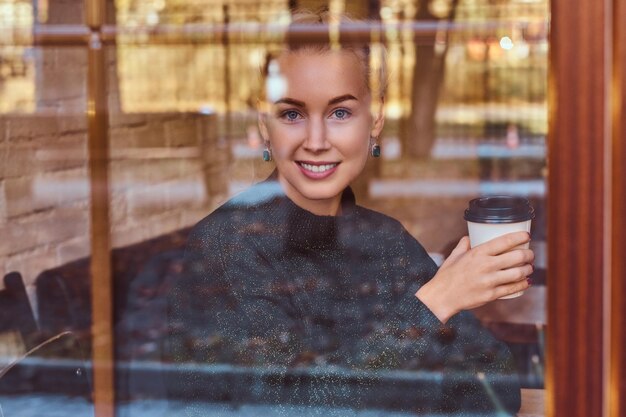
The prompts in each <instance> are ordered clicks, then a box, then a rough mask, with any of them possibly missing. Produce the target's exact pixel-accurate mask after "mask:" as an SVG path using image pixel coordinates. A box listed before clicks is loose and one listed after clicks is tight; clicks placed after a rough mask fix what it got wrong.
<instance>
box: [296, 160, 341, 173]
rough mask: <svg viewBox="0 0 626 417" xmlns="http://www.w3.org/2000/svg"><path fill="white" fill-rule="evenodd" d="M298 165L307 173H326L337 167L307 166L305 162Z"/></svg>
mask: <svg viewBox="0 0 626 417" xmlns="http://www.w3.org/2000/svg"><path fill="white" fill-rule="evenodd" d="M298 164H299V165H300V166H301V167H302V168H304V169H306V170H307V171H311V172H326V171H328V170H329V169H333V168H334V167H336V166H337V164H336V163H333V164H324V165H312V164H307V163H305V162H298Z"/></svg>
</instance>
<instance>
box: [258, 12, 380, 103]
mask: <svg viewBox="0 0 626 417" xmlns="http://www.w3.org/2000/svg"><path fill="white" fill-rule="evenodd" d="M339 19H340V21H341V22H342V23H348V24H359V23H365V24H367V23H368V21H360V20H355V19H353V18H351V17H350V16H348V15H346V14H341V15H340V16H339ZM332 22H333V16H332V15H331V13H330V12H329V11H328V10H327V9H320V10H318V11H311V10H306V9H300V10H296V11H294V12H292V15H291V23H290V26H292V27H293V26H299V25H302V26H307V25H310V26H312V27H315V25H319V26H324V27H325V26H327V25H330V24H331V23H332ZM338 46H339V47H340V48H341V49H340V50H342V51H348V52H352V53H353V54H354V55H355V56H356V57H357V58H358V60H359V62H360V63H361V66H362V68H363V74H364V77H365V83H366V87H367V89H368V90H369V91H370V93H372V96H373V97H377V98H378V99H380V100H381V101H382V100H384V97H385V91H386V89H387V65H386V62H387V59H386V55H387V54H386V49H385V47H384V46H383V45H382V44H379V45H376V51H377V52H378V53H377V54H375V55H374V54H372V49H373V48H372V47H371V46H370V44H369V43H358V42H349V43H346V42H344V43H340V44H339V45H338ZM331 50H333V45H332V44H331V39H330V35H329V39H328V40H324V41H307V40H304V41H303V40H302V39H294V37H293V36H288V37H287V39H286V46H284V47H282V48H279V49H277V50H272V51H269V52H268V53H267V55H266V57H265V65H264V68H263V70H262V71H261V73H262V76H263V79H264V80H265V78H266V77H267V75H268V72H269V66H270V64H271V62H272V61H273V60H275V59H277V58H278V56H280V55H281V54H283V53H289V52H297V51H305V52H308V51H310V52H327V51H331ZM263 92H265V91H264V89H263Z"/></svg>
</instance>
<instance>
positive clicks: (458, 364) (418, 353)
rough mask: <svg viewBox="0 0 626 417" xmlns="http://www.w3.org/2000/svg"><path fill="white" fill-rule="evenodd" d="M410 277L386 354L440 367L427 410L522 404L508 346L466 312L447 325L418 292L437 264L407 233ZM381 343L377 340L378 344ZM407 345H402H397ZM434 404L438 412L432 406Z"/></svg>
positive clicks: (470, 410)
mask: <svg viewBox="0 0 626 417" xmlns="http://www.w3.org/2000/svg"><path fill="white" fill-rule="evenodd" d="M403 241H404V246H405V251H406V252H405V253H406V256H407V259H408V267H407V270H408V272H409V276H411V277H413V279H414V280H415V277H417V280H415V281H416V282H415V283H414V284H412V285H411V286H410V287H409V290H408V291H407V292H406V294H405V295H404V296H403V297H402V299H401V300H400V302H399V303H398V304H397V305H396V308H395V310H394V314H393V315H392V316H391V317H390V322H389V323H388V324H387V328H389V329H395V331H396V334H397V335H398V341H397V342H396V343H394V344H393V345H390V344H389V343H387V344H386V345H387V346H395V348H394V349H391V351H390V352H388V354H393V355H396V356H397V358H396V359H395V361H393V362H396V363H395V366H398V367H402V368H406V367H407V366H409V367H410V366H411V363H413V366H414V367H417V368H419V369H430V370H435V371H440V372H441V375H442V378H441V379H440V380H438V381H439V383H433V384H431V388H430V389H431V390H432V391H433V395H436V398H438V399H439V401H438V403H437V404H431V405H429V406H428V408H429V409H430V410H428V411H438V412H444V413H446V415H456V416H462V415H467V416H473V415H476V414H477V413H481V414H480V415H513V414H515V413H516V412H517V411H518V410H519V407H520V387H519V377H518V376H517V373H516V371H515V369H514V363H513V359H512V355H511V353H510V351H509V349H508V347H507V346H506V345H505V344H504V343H502V342H500V341H498V340H496V339H495V338H494V337H493V335H491V333H490V332H489V331H488V330H486V329H485V328H484V327H482V326H481V324H480V323H479V321H478V320H477V319H476V318H475V317H474V316H473V314H472V313H470V312H467V311H464V312H461V313H459V314H457V315H455V316H454V317H452V318H451V319H450V320H449V321H448V322H447V323H446V325H443V324H442V323H441V322H440V321H439V320H438V319H437V317H436V316H435V315H434V314H433V313H432V312H431V311H430V310H429V309H428V307H427V306H426V305H425V304H424V303H422V302H421V301H420V300H419V299H418V298H417V297H416V296H415V293H416V292H417V290H418V289H419V287H420V286H421V285H423V284H424V283H425V282H427V281H428V280H430V279H431V278H432V277H433V276H434V275H435V273H436V271H437V268H436V266H435V264H434V262H433V261H432V259H431V258H430V257H429V256H428V254H427V253H426V251H425V250H424V248H423V247H422V246H421V245H420V244H419V243H418V242H417V241H416V240H415V239H414V238H413V237H412V236H411V235H410V234H409V233H408V232H406V231H405V232H404V238H403ZM378 342H379V341H377V342H376V343H378ZM401 346H404V347H405V348H404V349H399V348H398V347H401ZM432 408H434V410H432Z"/></svg>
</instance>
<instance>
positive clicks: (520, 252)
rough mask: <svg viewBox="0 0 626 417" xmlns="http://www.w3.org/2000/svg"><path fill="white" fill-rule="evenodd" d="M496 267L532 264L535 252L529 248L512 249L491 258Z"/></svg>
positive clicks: (506, 267)
mask: <svg viewBox="0 0 626 417" xmlns="http://www.w3.org/2000/svg"><path fill="white" fill-rule="evenodd" d="M493 260H494V266H495V267H496V268H497V269H509V268H512V267H514V266H522V265H525V264H532V263H533V262H534V261H535V253H534V252H533V251H532V250H530V249H514V250H512V251H509V252H505V253H503V254H501V255H498V256H495V257H494V258H493Z"/></svg>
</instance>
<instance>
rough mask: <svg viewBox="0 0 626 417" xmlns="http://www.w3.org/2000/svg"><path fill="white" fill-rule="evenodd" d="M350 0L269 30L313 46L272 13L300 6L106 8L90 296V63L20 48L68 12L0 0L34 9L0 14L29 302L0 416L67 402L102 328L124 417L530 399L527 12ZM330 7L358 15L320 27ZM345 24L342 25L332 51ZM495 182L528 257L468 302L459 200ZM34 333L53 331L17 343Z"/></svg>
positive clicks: (538, 381)
mask: <svg viewBox="0 0 626 417" xmlns="http://www.w3.org/2000/svg"><path fill="white" fill-rule="evenodd" d="M296 3H297V4H296ZM318 3H320V4H318ZM345 3H350V2H337V1H331V2H329V4H328V8H329V12H328V15H329V16H328V17H324V18H323V19H327V24H328V28H327V27H324V30H329V31H330V35H329V36H328V37H325V38H324V40H323V42H322V43H321V44H317V45H314V46H308V47H305V46H303V44H302V43H299V42H302V39H305V41H304V42H305V43H306V37H302V39H301V38H300V37H298V36H294V37H291V38H289V41H288V42H286V39H285V38H284V37H283V36H282V35H281V34H282V33H284V31H286V30H289V29H290V28H291V30H293V31H294V32H297V30H300V31H310V32H311V33H310V36H315V30H316V29H315V26H307V24H306V22H308V21H307V20H306V19H310V17H302V15H294V16H292V14H291V13H290V12H289V7H291V6H294V5H296V6H299V7H303V8H307V9H311V10H316V9H318V6H320V5H323V4H321V2H304V1H303V2H283V1H268V2H252V1H247V2H243V1H241V2H218V3H215V4H213V3H212V4H210V5H207V4H205V3H194V2H173V1H169V0H166V1H161V2H158V1H157V2H138V1H135V2H128V1H118V2H116V3H115V6H114V7H112V9H114V11H115V13H112V14H111V15H110V16H109V19H108V20H109V21H110V22H111V23H113V22H114V23H115V24H116V25H117V26H116V30H117V31H118V37H117V39H116V43H115V44H114V45H113V44H106V46H105V47H104V60H103V61H102V65H103V67H101V68H100V69H101V70H103V71H104V74H105V79H106V85H100V86H99V87H105V88H106V100H105V101H106V104H105V106H106V108H105V109H100V108H96V111H97V112H99V111H101V110H106V113H105V116H106V126H104V127H101V130H100V132H101V133H105V134H106V138H107V143H108V146H109V156H108V168H109V169H108V179H109V181H110V182H109V189H108V198H107V203H106V204H102V205H103V207H104V206H106V207H104V208H105V209H107V210H108V211H109V216H108V218H109V227H108V233H106V232H103V233H102V234H97V235H96V236H95V237H94V239H96V240H97V242H94V243H96V246H97V245H98V242H100V243H105V244H106V243H107V242H108V243H110V246H111V249H112V253H111V262H110V268H111V279H112V284H111V285H112V294H113V295H112V297H110V298H109V297H100V298H98V297H97V296H96V294H91V281H90V269H89V268H90V259H91V258H90V257H89V256H90V245H91V238H90V234H89V233H90V220H89V219H90V215H93V214H94V213H95V212H96V211H98V210H99V209H102V208H103V207H92V206H91V205H90V196H91V194H90V191H92V190H91V187H90V182H89V156H88V151H87V149H88V147H87V134H88V132H87V116H88V115H89V114H92V112H93V111H94V107H93V106H91V105H88V97H87V95H88V91H87V88H88V86H89V84H88V79H89V74H91V73H90V71H94V70H96V69H97V68H96V67H95V66H97V65H99V64H98V63H97V62H93V61H92V67H89V62H88V49H87V48H86V47H68V46H63V47H57V46H46V47H33V46H32V45H30V44H31V43H32V40H30V38H28V36H31V35H30V34H31V33H32V31H31V29H32V25H34V24H35V22H44V21H45V22H47V23H50V22H53V23H59V24H60V23H80V19H79V20H76V19H74V20H76V21H75V22H74V21H72V22H70V21H66V20H67V19H70V17H71V16H73V14H67V15H66V14H64V13H61V12H59V11H58V10H57V11H54V10H56V8H57V7H60V6H58V5H56V4H55V3H50V4H48V3H45V4H44V3H37V5H36V6H37V7H34V6H31V5H30V4H29V5H25V4H22V3H15V4H14V3H7V5H9V6H7V7H6V8H5V9H6V10H10V14H11V16H18V14H19V15H20V16H22V15H28V16H31V17H26V18H23V19H22V18H20V19H22V20H20V21H19V22H26V23H24V24H22V23H16V22H18V20H17V17H11V18H10V19H12V20H10V21H9V24H8V26H9V27H11V28H14V30H13V31H12V32H11V33H13V34H12V35H11V36H12V37H10V38H7V39H5V40H2V47H1V48H0V57H1V58H2V60H1V61H0V65H1V67H0V71H1V72H0V77H2V78H0V108H1V109H2V110H1V111H2V118H1V119H0V129H1V130H0V147H1V148H0V152H2V154H1V156H2V161H6V163H3V164H2V171H0V174H1V176H0V192H1V193H2V194H0V203H1V204H0V230H3V231H4V232H5V233H6V234H5V233H1V234H2V235H5V236H10V237H11V239H10V240H6V239H5V240H4V241H3V242H0V262H1V265H2V266H1V268H2V269H0V272H2V274H3V276H5V275H6V276H7V278H5V288H4V290H3V294H2V297H6V298H5V299H7V300H8V299H11V300H13V299H14V298H15V295H14V294H15V292H11V291H13V290H12V288H14V286H15V285H17V284H14V283H13V282H14V281H15V280H16V279H17V278H15V277H16V275H14V274H10V273H11V272H12V271H16V272H19V273H20V274H21V276H22V277H23V281H24V284H25V289H24V290H23V291H22V293H24V294H27V297H26V298H24V296H22V298H21V299H22V300H28V303H24V302H22V303H14V302H13V301H11V303H9V304H10V305H11V308H12V309H13V310H11V311H12V312H13V314H19V316H20V317H26V319H25V320H24V323H25V324H23V325H21V327H23V328H26V329H30V330H29V332H30V333H28V334H27V332H26V331H23V330H22V331H21V329H20V328H17V329H16V328H15V327H16V326H13V325H9V324H10V323H9V321H7V323H9V324H7V325H6V326H5V325H4V324H3V326H4V327H3V328H2V341H1V343H0V346H2V352H4V355H5V356H6V358H7V359H6V361H5V362H6V363H10V362H11V360H13V359H16V358H17V359H19V363H18V365H17V366H15V367H12V368H11V370H10V371H8V372H7V374H6V375H4V376H2V377H0V386H1V387H6V391H5V388H3V389H2V390H0V391H1V392H2V394H1V396H0V405H1V406H2V411H3V412H5V414H6V415H10V414H11V413H9V411H10V410H17V409H31V410H33V412H36V413H38V415H39V414H42V415H43V413H44V412H45V411H46V410H52V409H54V410H63V409H64V408H63V407H69V406H68V405H66V404H68V398H71V399H72V401H73V402H72V404H73V405H72V407H76V410H80V411H79V414H80V413H84V414H86V415H88V414H90V413H92V412H93V407H94V404H92V403H90V402H89V399H90V397H91V396H92V394H93V389H94V388H93V387H94V386H93V384H92V381H93V376H92V372H91V368H92V367H91V365H90V364H91V357H92V354H93V352H94V351H95V350H94V347H96V350H97V349H98V346H102V343H105V344H106V343H108V342H106V340H107V338H108V337H109V336H111V337H112V340H113V341H114V344H113V346H112V350H113V356H114V358H115V367H116V371H115V386H114V387H109V388H108V389H110V390H113V389H114V394H115V401H116V403H115V406H116V413H117V414H119V415H122V416H134V415H144V414H146V413H150V414H151V415H154V414H156V415H187V414H185V413H191V415H193V413H196V414H200V415H211V413H214V414H219V415H233V416H235V415H266V414H267V415H284V416H288V415H321V414H330V415H372V414H371V413H376V415H388V416H396V415H397V416H400V415H415V414H420V413H421V414H428V413H436V412H449V413H453V412H456V411H464V412H479V411H489V412H494V413H496V412H504V413H505V414H507V413H509V414H512V413H517V412H518V409H519V407H520V400H521V410H520V411H519V413H520V415H524V413H534V414H535V415H537V414H538V415H542V414H543V407H542V399H543V394H542V392H543V391H542V390H543V387H544V372H543V367H544V363H545V357H544V328H545V268H546V256H547V254H546V249H545V248H546V223H545V204H546V197H547V191H546V187H545V175H546V168H545V166H546V146H545V136H546V131H547V112H546V84H547V81H546V80H547V27H548V21H549V18H548V4H547V2H517V1H501V2H496V3H494V2H487V1H480V0H475V1H464V2H458V3H457V2H448V1H429V2H413V1H393V2H392V1H382V2H380V4H379V5H378V6H376V5H368V4H362V5H355V4H354V2H352V3H350V4H345ZM364 3H365V2H364ZM5 9H2V10H5ZM53 9H54V10H53ZM24 10H26V11H24ZM44 10H45V11H46V13H47V14H46V13H44ZM344 12H346V13H349V14H350V15H351V16H352V18H353V19H354V22H352V24H350V23H346V24H345V25H342V26H338V25H336V24H335V22H336V21H335V20H334V19H335V18H334V16H335V15H340V14H342V13H344ZM3 13H4V12H3ZM20 13H21V14H20ZM4 15H8V14H6V13H5V14H3V15H1V16H4ZM43 15H45V16H48V17H47V20H42V19H43V18H42V17H41V16H43ZM51 16H65V17H63V19H61V17H59V18H58V19H59V20H58V21H56V20H54V21H53V19H52V17H51ZM325 16H326V15H325ZM66 17H67V19H66ZM29 19H30V20H29ZM298 19H304V21H302V20H298ZM323 19H322V20H323ZM364 19H370V20H369V22H370V23H369V26H363V25H361V23H362V21H363V20H364ZM70 20H71V19H70ZM293 20H296V21H297V22H302V23H300V26H298V24H293V23H292V26H291V27H290V26H289V24H290V22H292V21H293ZM318 20H319V17H315V18H314V19H313V21H314V22H317V21H318ZM28 25H30V26H28ZM22 27H29V29H28V30H22V29H21V28H22ZM363 27H366V28H367V31H365V32H364V31H363ZM340 30H344V31H345V32H346V33H351V34H352V36H354V37H355V38H359V36H362V38H360V41H359V42H355V43H353V44H349V45H347V44H344V45H343V49H341V47H340V45H339V43H338V42H337V40H338V39H339V38H337V37H336V36H335V35H334V33H335V32H333V31H340ZM350 31H352V32H350ZM6 33H9V32H6ZM362 33H365V35H362ZM224 34H226V35H224ZM3 36H4V35H3ZM20 36H21V37H25V38H24V39H25V40H21V39H22V38H19V37H20ZM18 38H19V39H18ZM298 39H300V41H299V40H298ZM380 40H385V42H384V47H383V44H382V43H380V42H379V41H380ZM288 48H290V51H291V52H288V53H286V52H285V50H287V49H288ZM94 65H95V66H94ZM383 91H384V100H381V99H380V98H381V93H382V92H383ZM99 114H103V113H99ZM383 117H384V120H383ZM383 121H384V123H383ZM99 178H100V179H102V178H104V177H99ZM347 185H350V189H349V190H345V187H346V186H347ZM503 194H504V195H508V196H512V197H522V198H526V199H528V201H529V203H530V205H532V207H533V215H532V216H531V217H532V229H531V231H530V235H531V241H530V248H531V249H532V250H533V252H534V259H530V258H523V259H522V258H519V259H518V258H512V256H509V257H506V256H504V257H503V255H501V254H500V252H501V251H503V250H504V249H502V250H500V252H498V253H497V254H498V255H500V258H499V259H500V261H499V262H501V263H503V264H502V265H506V268H505V269H508V271H507V272H502V271H499V273H498V274H497V276H498V279H500V280H505V279H506V282H511V281H512V280H517V279H518V278H520V279H519V281H517V284H519V285H520V288H522V287H523V289H524V294H523V295H521V296H519V297H516V298H512V299H508V300H496V301H490V302H488V303H486V304H484V301H485V300H483V301H482V302H475V303H474V304H473V305H469V304H468V303H469V301H466V300H469V299H470V298H471V297H473V298H471V299H473V300H477V299H478V298H479V297H478V296H476V295H472V293H471V292H472V291H478V290H475V287H474V286H472V285H469V284H471V282H470V283H469V284H468V282H467V281H466V282H463V281H462V279H461V278H459V277H460V276H461V275H462V276H467V277H468V279H473V278H476V276H477V272H476V269H477V268H481V267H482V266H480V267H479V266H476V265H474V266H472V265H471V264H470V263H469V261H463V262H466V263H463V262H461V261H458V259H461V257H462V256H461V255H462V254H463V253H464V252H465V251H468V250H469V247H467V245H468V243H464V242H465V241H464V240H463V241H461V243H460V244H459V240H460V239H461V238H462V237H463V236H464V235H466V234H467V233H468V225H467V222H466V220H465V219H464V211H465V209H466V208H467V207H468V204H469V201H470V200H472V199H474V198H477V197H481V196H487V195H503ZM203 219H204V220H203ZM518 220H519V219H518ZM199 222H200V223H199ZM518 239H522V238H520V237H519V235H518ZM517 243H519V244H521V245H524V244H526V243H527V241H526V240H524V241H521V240H520V241H519V242H517ZM457 245H460V246H457ZM455 248H457V249H456V250H455ZM511 248H512V246H510V245H509V246H507V249H511ZM474 250H475V249H472V251H474ZM495 250H496V249H493V251H495ZM472 253H474V252H472ZM517 253H518V255H519V256H522V254H523V253H522V252H521V251H519V250H518V252H517ZM524 254H525V255H524V256H526V257H528V256H529V255H528V253H524ZM489 255H490V256H492V255H496V253H495V252H494V253H491V252H490V254H489ZM484 256H486V255H484ZM455 257H458V259H457V261H458V262H461V263H460V264H459V265H461V266H460V267H457V268H456V269H454V268H453V267H451V265H453V264H454V263H455V262H453V260H454V259H456V258H455ZM504 258H506V259H504ZM446 259H448V261H446ZM503 259H504V260H503ZM512 259H515V262H513V260H512ZM444 262H447V263H444ZM518 264H520V265H522V266H519V265H518ZM530 264H533V265H534V270H533V271H531V270H530V269H529V268H530V266H529V265H530ZM464 265H465V267H464ZM438 268H439V269H438ZM503 268H504V267H503ZM442 271H444V272H442ZM445 271H452V272H448V273H445ZM491 272H492V275H491V276H495V275H496V274H495V272H494V271H491ZM518 275H519V277H518ZM527 275H528V276H529V277H530V279H531V280H532V286H530V287H529V288H526V286H527V284H526V282H527V281H526V276H527ZM483 278H484V276H483ZM494 279H495V278H494ZM15 282H17V281H15ZM433 282H437V283H438V284H437V285H434V284H432V283H433ZM472 282H473V281H472ZM502 282H504V281H502ZM428 284H432V285H428ZM465 286H467V289H465ZM491 286H492V287H494V285H493V284H491ZM18 287H19V286H18ZM15 288H17V287H15ZM494 288H495V287H494ZM507 288H509V289H508V290H507V294H508V293H512V292H516V291H517V290H518V289H519V288H517V287H516V288H517V289H516V290H515V291H513V287H512V286H511V287H507ZM426 289H430V290H429V291H426ZM8 290H11V291H8ZM418 290H420V292H418ZM500 290H501V291H504V290H503V289H502V287H501V286H500ZM481 291H482V293H483V294H484V293H486V292H487V291H486V290H485V289H484V288H483V289H482V290H481ZM416 292H417V295H416ZM450 294H453V295H452V296H450ZM490 294H491V295H490V299H493V298H495V296H494V294H495V293H490ZM92 296H95V299H96V305H95V306H94V305H93V303H92ZM10 297H13V298H10ZM18 298H19V297H18ZM0 304H1V303H0ZM9 304H7V305H9ZM478 304H481V305H480V306H479V307H477V305H478ZM482 304H484V305H482ZM106 306H111V307H112V315H111V319H110V323H104V324H105V326H104V327H100V324H102V323H96V324H95V325H96V332H95V333H94V334H92V331H91V328H92V325H94V323H92V310H93V309H103V308H105V307H106ZM26 307H30V310H29V309H28V308H26ZM446 307H450V309H446ZM474 307H475V308H474ZM461 308H462V309H463V311H462V312H460V311H457V310H459V309H461ZM16 312H17V313H16ZM29 314H30V315H29ZM31 317H32V320H31V319H30V318H31ZM109 325H110V329H111V330H110V332H109V330H107V329H108V328H109ZM29 326H30V327H29ZM20 331H21V333H20ZM31 333H32V334H34V335H35V336H32V337H34V338H35V339H33V340H35V341H36V342H37V343H41V342H42V341H46V340H52V339H50V338H54V337H57V336H58V337H59V338H58V339H53V340H52V341H51V343H50V344H49V345H46V346H45V349H41V350H37V351H36V352H35V353H33V354H29V355H28V357H27V358H26V359H20V358H21V356H20V355H23V354H24V353H25V352H26V351H27V350H28V349H29V348H31V347H32V346H36V345H32V346H31V345H29V343H31V342H30V341H29V339H28V337H31V336H29V335H30V334H31ZM103 340H104V342H103ZM33 343H34V342H33ZM98 343H100V345H98ZM3 366H4V365H3ZM0 369H1V368H0ZM5 369H7V368H6V367H5ZM48 369H54V370H53V371H49V372H48V371H46V372H47V373H46V378H47V379H45V378H39V379H36V381H38V382H33V381H35V376H37V375H41V374H42V373H43V372H44V370H48ZM2 372H3V371H2ZM96 372H98V371H96ZM33 375H34V376H33ZM41 381H43V382H41ZM9 388H10V389H9ZM104 389H105V390H106V389H107V388H106V387H105V388H104ZM5 392H6V394H5ZM99 401H102V397H96V403H97V402H99ZM50 404H52V405H53V407H50ZM96 405H97V404H96Z"/></svg>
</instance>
